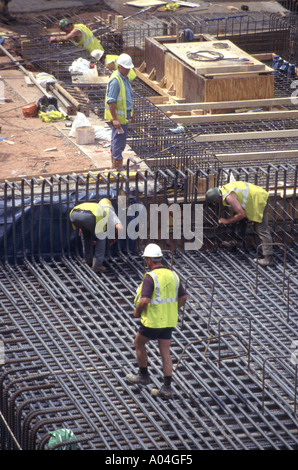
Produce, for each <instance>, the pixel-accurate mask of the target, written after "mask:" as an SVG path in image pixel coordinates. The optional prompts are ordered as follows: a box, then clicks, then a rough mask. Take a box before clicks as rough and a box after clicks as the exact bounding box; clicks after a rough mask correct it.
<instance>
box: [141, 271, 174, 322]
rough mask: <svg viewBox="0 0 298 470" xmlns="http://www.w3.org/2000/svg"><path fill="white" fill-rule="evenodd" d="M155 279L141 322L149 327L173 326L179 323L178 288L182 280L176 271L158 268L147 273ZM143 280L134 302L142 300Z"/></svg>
mask: <svg viewBox="0 0 298 470" xmlns="http://www.w3.org/2000/svg"><path fill="white" fill-rule="evenodd" d="M146 275H149V276H151V277H152V279H153V281H154V291H153V294H152V298H151V300H150V303H149V304H148V306H147V308H146V310H144V311H143V312H142V313H141V323H142V324H143V325H144V326H146V327H148V328H171V327H172V328H173V327H175V326H176V325H177V323H178V289H179V284H180V280H179V277H178V275H177V274H176V273H175V272H174V271H170V270H169V269H166V268H158V269H155V270H153V271H150V272H148V273H146ZM142 287H143V282H142V284H141V285H140V286H139V288H138V290H137V293H136V297H135V299H134V303H135V305H136V306H137V305H138V304H139V302H140V298H141V293H142Z"/></svg>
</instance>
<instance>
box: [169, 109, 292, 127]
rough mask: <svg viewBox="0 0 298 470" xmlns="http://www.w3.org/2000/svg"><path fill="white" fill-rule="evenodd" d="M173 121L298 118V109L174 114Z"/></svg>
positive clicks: (185, 122) (198, 121)
mask: <svg viewBox="0 0 298 470" xmlns="http://www.w3.org/2000/svg"><path fill="white" fill-rule="evenodd" d="M170 117H171V119H172V121H175V122H179V124H194V123H204V124H206V123H208V122H229V121H255V120H260V119H297V118H298V110H293V111H281V110H276V111H256V112H250V113H230V114H208V115H206V114H205V115H203V116H195V115H192V116H183V115H181V114H180V115H179V116H174V115H170Z"/></svg>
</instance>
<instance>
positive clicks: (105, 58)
mask: <svg viewBox="0 0 298 470" xmlns="http://www.w3.org/2000/svg"><path fill="white" fill-rule="evenodd" d="M91 56H92V57H93V58H94V59H95V60H97V62H99V63H100V64H101V65H103V66H104V67H106V68H107V69H108V70H110V72H115V70H117V69H118V64H117V60H118V59H119V56H118V55H116V54H105V52H104V51H101V50H100V49H95V50H94V51H92V52H91ZM136 76H137V74H136V72H135V71H134V69H133V68H132V69H130V70H129V72H128V75H127V77H128V79H129V81H132V80H134V79H135V78H136Z"/></svg>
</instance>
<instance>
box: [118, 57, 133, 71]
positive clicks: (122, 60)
mask: <svg viewBox="0 0 298 470" xmlns="http://www.w3.org/2000/svg"><path fill="white" fill-rule="evenodd" d="M117 64H118V65H121V67H124V68H125V69H133V68H134V65H133V63H132V60H131V57H130V55H128V54H120V55H119V57H118V59H117Z"/></svg>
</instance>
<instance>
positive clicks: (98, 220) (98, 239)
mask: <svg viewBox="0 0 298 470" xmlns="http://www.w3.org/2000/svg"><path fill="white" fill-rule="evenodd" d="M69 217H70V220H71V223H72V226H73V228H74V230H75V229H79V234H80V236H81V239H82V245H83V255H84V261H85V262H86V263H87V264H89V265H91V266H92V269H93V271H95V272H98V271H106V267H105V266H103V262H104V258H105V253H106V247H107V243H108V241H109V238H111V233H113V235H114V237H113V238H114V239H115V238H117V235H119V233H120V232H121V231H122V230H123V225H122V224H121V222H120V220H119V219H118V217H117V215H116V214H115V211H114V209H113V206H112V203H111V201H110V200H109V199H107V198H104V199H101V200H100V201H99V202H98V203H96V202H83V203H82V204H79V205H77V206H75V207H74V208H73V209H72V211H71V212H70V214H69Z"/></svg>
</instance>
